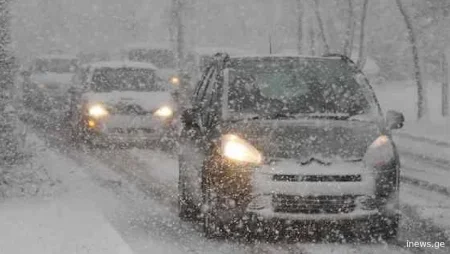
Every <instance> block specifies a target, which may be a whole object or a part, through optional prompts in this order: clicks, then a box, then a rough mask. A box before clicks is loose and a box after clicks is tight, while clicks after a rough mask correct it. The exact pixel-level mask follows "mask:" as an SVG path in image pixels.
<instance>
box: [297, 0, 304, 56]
mask: <svg viewBox="0 0 450 254" xmlns="http://www.w3.org/2000/svg"><path fill="white" fill-rule="evenodd" d="M302 1H303V0H297V52H298V54H299V55H301V54H302V52H303V51H302V50H303V14H304V11H303V3H302Z"/></svg>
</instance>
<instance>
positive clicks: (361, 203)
mask: <svg viewBox="0 0 450 254" xmlns="http://www.w3.org/2000/svg"><path fill="white" fill-rule="evenodd" d="M355 203H356V207H358V208H361V209H363V210H374V209H376V208H377V204H376V199H375V198H374V197H371V196H359V197H357V198H356V199H355Z"/></svg>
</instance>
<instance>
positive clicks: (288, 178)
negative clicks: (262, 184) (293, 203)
mask: <svg viewBox="0 0 450 254" xmlns="http://www.w3.org/2000/svg"><path fill="white" fill-rule="evenodd" d="M272 179H273V180H274V181H277V182H361V180H362V177H361V175H360V174H355V175H282V174H275V175H274V176H273V177H272Z"/></svg>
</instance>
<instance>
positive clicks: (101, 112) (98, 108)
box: [88, 104, 108, 118]
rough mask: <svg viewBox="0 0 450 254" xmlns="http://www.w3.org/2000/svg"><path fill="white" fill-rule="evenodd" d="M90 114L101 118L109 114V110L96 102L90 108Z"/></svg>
mask: <svg viewBox="0 0 450 254" xmlns="http://www.w3.org/2000/svg"><path fill="white" fill-rule="evenodd" d="M88 114H89V116H91V117H93V118H101V117H104V116H107V115H108V111H107V110H106V108H105V107H104V106H103V105H100V104H95V105H92V106H90V107H89V109H88Z"/></svg>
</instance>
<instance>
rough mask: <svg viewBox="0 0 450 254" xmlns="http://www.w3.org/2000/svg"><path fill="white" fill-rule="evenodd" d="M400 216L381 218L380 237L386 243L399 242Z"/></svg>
mask: <svg viewBox="0 0 450 254" xmlns="http://www.w3.org/2000/svg"><path fill="white" fill-rule="evenodd" d="M399 221H400V216H383V217H381V218H380V221H379V226H380V231H379V232H380V236H381V238H382V239H383V240H385V241H386V242H395V241H396V240H397V235H398V228H399Z"/></svg>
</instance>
